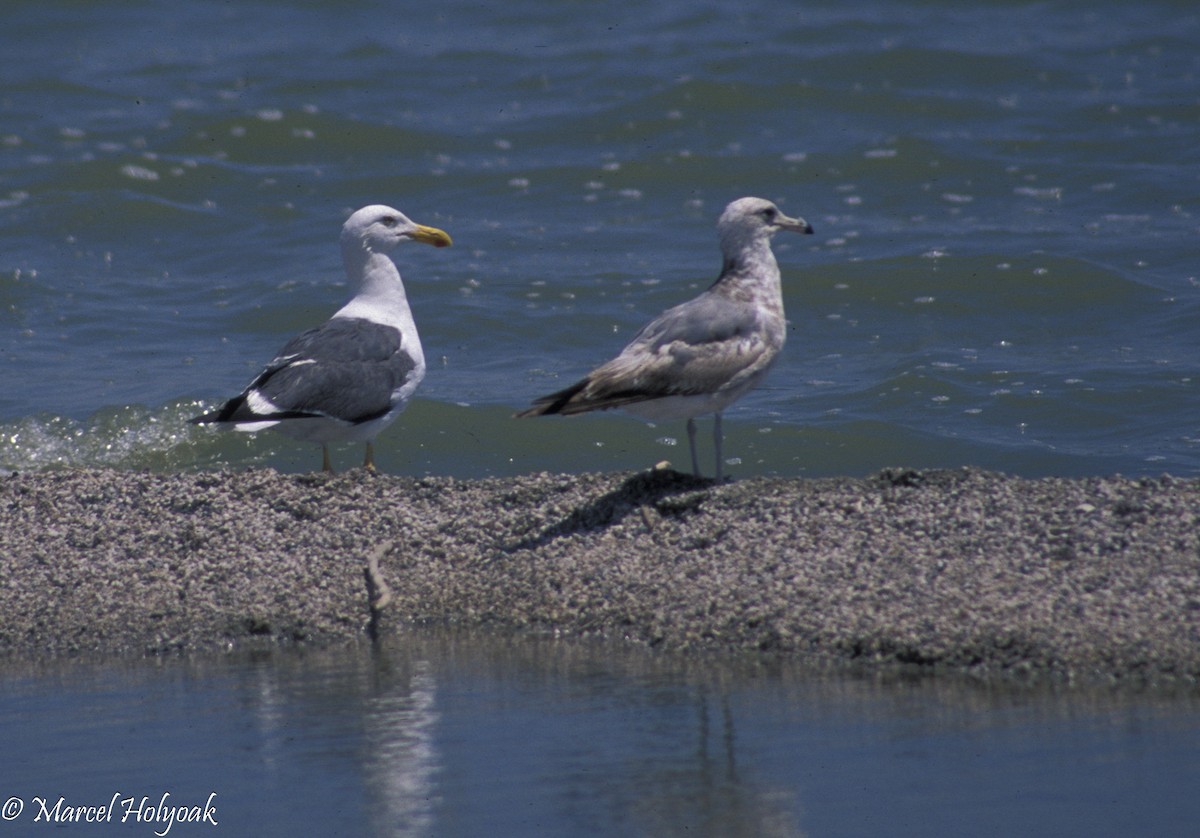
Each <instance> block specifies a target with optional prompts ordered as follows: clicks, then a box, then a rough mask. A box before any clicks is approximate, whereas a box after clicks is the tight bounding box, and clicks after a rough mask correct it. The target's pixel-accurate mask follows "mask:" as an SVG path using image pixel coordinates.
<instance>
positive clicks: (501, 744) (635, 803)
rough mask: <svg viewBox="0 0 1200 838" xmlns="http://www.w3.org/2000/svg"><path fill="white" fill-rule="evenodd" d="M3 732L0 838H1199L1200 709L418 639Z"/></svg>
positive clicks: (45, 710)
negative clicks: (197, 815) (186, 816)
mask: <svg viewBox="0 0 1200 838" xmlns="http://www.w3.org/2000/svg"><path fill="white" fill-rule="evenodd" d="M0 713H3V716H4V718H5V719H6V721H7V723H8V724H7V725H6V729H7V730H8V733H7V734H6V743H5V759H4V765H3V767H2V768H0V791H2V792H3V797H4V798H5V799H7V798H9V797H17V798H19V799H20V800H21V802H22V803H23V804H24V808H23V809H22V814H21V815H20V816H19V817H17V818H15V819H14V820H12V821H10V822H0V834H4V835H8V834H42V832H44V830H45V823H44V821H43V822H35V821H34V820H33V818H34V817H36V816H37V815H38V813H39V812H40V809H39V808H38V804H37V803H36V800H35V798H41V799H42V800H46V801H49V805H50V806H52V805H53V803H54V802H55V801H57V800H58V798H59V797H60V796H62V797H64V798H65V799H66V802H67V803H68V804H72V805H77V806H84V805H104V804H107V803H109V801H110V800H111V799H112V797H113V795H114V794H118V793H119V794H120V800H125V799H127V798H133V799H134V800H135V804H134V805H135V806H136V805H137V802H140V801H141V800H142V798H148V799H149V802H150V803H149V805H150V806H151V807H153V806H154V805H155V804H157V803H159V802H160V801H161V800H162V796H163V794H164V793H170V795H171V797H170V800H169V802H170V803H172V804H173V805H181V806H189V807H191V806H201V807H202V806H203V805H204V804H206V803H209V802H210V796H213V797H212V799H211V804H212V806H213V807H215V816H214V817H215V818H216V820H217V821H218V829H217V830H215V831H214V828H213V827H211V826H210V825H204V824H201V825H188V824H177V825H176V826H175V827H173V828H172V832H171V833H170V834H178V835H205V834H217V832H220V833H230V834H236V835H296V834H309V835H367V834H369V835H399V836H423V835H447V836H451V835H453V836H458V835H462V836H468V835H483V834H488V835H496V836H510V835H511V836H525V835H564V836H565V835H645V836H670V835H693V836H694V835H701V836H714V838H716V836H722V838H724V837H725V836H736V835H745V836H799V835H813V836H817V835H822V836H824V835H896V836H909V835H911V836H924V835H981V836H984V835H996V836H1007V835H1096V836H1101V835H1158V836H1175V835H1178V836H1183V835H1190V834H1194V828H1195V823H1196V819H1197V817H1198V816H1200V800H1197V798H1196V795H1195V793H1194V786H1195V754H1196V752H1197V748H1200V717H1198V716H1197V714H1196V699H1195V696H1194V695H1192V696H1190V697H1185V696H1175V697H1170V696H1167V695H1157V696H1155V695H1144V696H1141V697H1138V696H1134V695H1122V694H1120V693H1114V694H1104V693H1087V692H1082V693H1081V692H1074V693H1072V692H1062V691H1056V690H1051V689H1039V688H1031V687H1021V686H1016V685H1008V686H1003V685H993V686H990V687H988V686H984V685H980V684H976V683H970V682H960V681H956V680H955V679H948V680H947V679H934V678H917V677H907V676H902V675H899V674H890V675H885V676H881V677H872V676H868V675H865V674H860V675H857V676H856V675H847V674H837V673H828V672H827V673H821V672H818V671H813V670H809V669H805V668H803V667H794V666H791V665H783V664H755V663H753V662H744V661H743V662H738V661H729V660H719V661H715V662H714V661H711V660H710V661H707V662H705V663H703V664H702V665H701V664H698V663H697V662H695V661H692V662H689V661H683V660H679V659H674V658H664V657H660V656H656V655H654V654H651V653H647V652H645V651H626V652H614V651H613V650H612V648H611V647H603V646H601V647H589V646H587V645H576V644H570V643H562V642H556V641H552V640H538V641H531V640H529V639H528V638H525V639H518V640H514V641H505V640H497V639H486V638H479V637H474V638H465V637H455V636H453V635H450V636H445V635H437V634H433V635H430V634H425V633H418V634H416V635H415V636H411V637H409V638H406V639H405V640H404V641H403V642H402V643H400V644H397V645H396V646H395V647H394V648H392V649H391V650H389V651H386V652H383V653H379V654H371V653H369V652H368V651H367V650H365V649H363V650H358V651H354V650H350V651H349V652H347V651H345V650H338V651H334V652H324V653H313V652H307V653H275V654H273V655H268V656H257V657H254V656H246V655H235V656H232V657H230V658H225V659H219V660H213V659H199V660H192V661H178V660H176V661H160V662H145V663H128V664H125V665H118V666H116V667H115V668H114V667H113V666H112V665H109V666H105V667H100V666H96V665H92V664H86V663H77V664H75V665H73V666H69V667H62V666H58V667H42V668H40V669H35V670H30V671H25V672H22V673H21V674H20V675H19V676H17V677H14V678H10V679H8V680H7V681H6V682H3V683H0ZM123 814H124V807H123V805H119V806H118V808H117V810H116V815H115V816H114V819H113V823H106V824H105V825H103V826H101V827H95V828H93V831H94V832H96V833H97V834H101V833H104V834H107V833H109V832H113V831H117V829H118V825H119V821H120V819H121V817H122V815H123ZM162 826H163V824H162V823H161V822H159V823H156V824H155V828H157V829H161V828H162ZM39 828H40V830H41V831H39ZM120 831H121V834H127V833H132V834H143V835H148V834H151V830H150V829H149V828H148V827H147V825H146V824H138V823H135V822H134V821H132V820H131V821H130V822H129V824H128V825H127V826H126V827H125V828H124V829H122V830H120Z"/></svg>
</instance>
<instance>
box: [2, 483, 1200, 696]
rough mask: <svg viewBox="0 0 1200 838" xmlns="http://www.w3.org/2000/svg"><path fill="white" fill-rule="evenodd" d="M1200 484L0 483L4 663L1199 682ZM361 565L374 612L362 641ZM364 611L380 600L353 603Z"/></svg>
mask: <svg viewBox="0 0 1200 838" xmlns="http://www.w3.org/2000/svg"><path fill="white" fill-rule="evenodd" d="M1198 518H1200V483H1197V482H1195V481H1183V480H1175V479H1171V478H1169V477H1164V478H1161V479H1154V480H1127V479H1122V478H1094V479H1072V480H1065V479H1062V480H1060V479H1046V480H1027V479H1019V478H1012V477H1007V476H1004V475H999V474H993V473H985V472H979V471H974V470H968V469H964V470H960V471H934V472H914V471H905V470H889V471H885V472H882V473H880V474H878V475H874V476H871V477H867V478H862V479H820V480H803V479H746V480H740V481H737V482H735V483H727V484H724V485H720V486H718V485H714V484H712V483H710V482H708V481H700V480H695V479H693V478H691V477H689V476H685V475H681V474H678V473H676V472H673V471H657V472H638V473H621V474H585V475H565V474H533V475H528V476H524V477H518V478H504V479H495V480H455V479H452V478H424V479H413V478H406V477H396V476H389V475H377V474H369V473H365V472H362V471H361V470H359V471H353V472H348V473H346V474H341V475H336V476H327V475H322V474H315V475H287V474H278V473H276V472H274V471H269V470H253V471H243V472H231V471H225V472H201V473H185V474H178V473H172V474H157V473H133V472H120V471H104V470H95V471H69V472H68V471H48V472H39V473H26V474H14V475H11V476H8V477H4V478H0V573H2V574H3V584H2V586H0V655H4V656H20V657H26V656H53V655H63V654H80V653H91V652H100V653H123V654H139V655H140V654H155V653H164V652H174V651H185V652H191V651H204V650H213V649H226V648H244V647H246V646H251V645H254V644H268V645H269V644H275V643H292V642H307V643H325V642H332V641H338V640H344V639H347V638H365V637H366V636H367V634H368V631H369V630H370V629H371V628H372V627H373V628H374V629H375V630H376V631H377V632H378V633H379V634H381V635H385V636H386V635H391V634H395V633H397V632H403V631H405V630H406V627H407V626H410V625H412V624H414V623H425V622H432V623H435V624H443V623H449V624H451V625H458V626H467V627H493V628H496V629H499V630H505V631H511V630H518V631H520V630H534V631H539V632H546V631H549V632H555V633H559V634H561V635H563V636H568V637H578V636H605V637H610V638H614V639H621V640H625V641H628V642H635V643H641V644H647V645H649V646H652V647H656V648H664V649H677V650H724V651H735V652H748V653H755V654H762V653H769V654H774V655H788V656H797V657H799V656H810V657H812V656H815V657H816V658H818V659H823V660H855V661H860V662H869V663H884V664H887V663H909V664H917V665H923V666H928V667H936V668H941V669H956V670H962V669H965V670H968V671H970V672H974V673H979V674H983V675H988V674H993V673H1003V674H1016V675H1021V676H1039V675H1048V676H1052V677H1055V678H1064V679H1085V680H1089V681H1093V680H1100V681H1108V680H1119V681H1127V682H1138V683H1140V682H1144V681H1160V680H1181V679H1182V680H1184V681H1194V680H1196V679H1197V678H1200V526H1197V524H1198V523H1200V522H1198ZM371 557H374V558H375V559H376V560H377V564H378V570H379V573H378V577H379V579H380V581H381V582H382V584H384V585H385V586H386V587H387V588H388V589H390V603H389V604H388V605H387V607H386V608H384V609H383V610H382V611H380V612H379V614H378V617H379V619H378V621H377V622H375V623H374V625H373V626H372V610H371V608H369V607H368V589H369V586H368V583H367V579H366V574H365V573H364V570H365V568H366V566H367V564H368V560H369V559H370V558H371ZM373 593H374V594H376V595H378V591H373Z"/></svg>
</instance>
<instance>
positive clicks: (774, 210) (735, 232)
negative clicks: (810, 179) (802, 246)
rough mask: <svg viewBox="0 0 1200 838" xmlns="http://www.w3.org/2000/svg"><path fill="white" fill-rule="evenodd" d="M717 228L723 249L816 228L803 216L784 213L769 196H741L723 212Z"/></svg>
mask: <svg viewBox="0 0 1200 838" xmlns="http://www.w3.org/2000/svg"><path fill="white" fill-rule="evenodd" d="M717 230H718V232H719V233H720V235H721V245H722V247H723V248H726V249H727V250H728V249H730V248H732V249H733V250H740V249H741V248H742V247H744V246H745V245H747V244H749V243H750V242H754V241H758V240H764V241H769V240H770V238H771V236H773V235H775V234H776V233H777V232H779V231H780V230H791V231H793V232H796V233H811V232H812V231H813V228H812V225H811V224H809V223H808V222H807V221H805V220H804V219H803V218H791V217H790V216H787V215H784V214H783V212H782V211H780V209H779V207H777V206H775V204H773V203H772V202H770V201H768V200H766V199H765V198H738V199H737V200H736V201H734V202H733V203H731V204H730V205H729V206H727V207H725V211H724V212H723V213H721V217H720V218H719V219H718V220H717Z"/></svg>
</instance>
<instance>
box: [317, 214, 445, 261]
mask: <svg viewBox="0 0 1200 838" xmlns="http://www.w3.org/2000/svg"><path fill="white" fill-rule="evenodd" d="M407 240H412V241H418V242H424V243H425V244H431V245H433V246H434V247H446V246H448V245H449V244H450V243H451V241H450V236H449V235H448V234H447V233H446V232H445V231H443V230H439V229H438V228H436V227H426V226H425V225H423V224H417V223H416V222H414V221H411V220H410V219H409V218H408V216H406V215H405V214H404V213H402V212H400V210H397V209H392V208H391V207H385V206H383V205H382V204H372V205H371V206H369V207H363V208H362V209H360V210H358V211H357V212H355V213H354V214H353V215H351V216H350V217H349V218H347V219H346V223H345V224H343V225H342V239H341V241H342V250H344V251H347V252H354V251H359V250H363V251H366V252H367V253H387V252H388V251H390V250H391V249H392V248H393V247H395V246H396V245H398V244H399V243H400V242H402V241H407Z"/></svg>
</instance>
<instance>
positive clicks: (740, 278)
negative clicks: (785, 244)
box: [713, 235, 783, 316]
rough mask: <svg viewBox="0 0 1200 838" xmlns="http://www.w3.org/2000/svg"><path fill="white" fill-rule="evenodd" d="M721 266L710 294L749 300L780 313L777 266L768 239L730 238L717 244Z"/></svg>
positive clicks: (781, 309) (781, 301)
mask: <svg viewBox="0 0 1200 838" xmlns="http://www.w3.org/2000/svg"><path fill="white" fill-rule="evenodd" d="M721 252H722V255H723V257H724V262H723V264H722V265H721V276H720V278H719V279H718V280H717V282H716V284H715V285H714V286H713V290H714V291H717V292H718V293H721V294H723V295H725V296H727V297H730V298H732V299H739V300H752V301H755V302H757V303H760V304H761V305H765V306H768V307H770V308H773V309H778V311H779V313H780V315H781V316H782V313H783V290H782V288H781V287H780V282H779V263H778V262H776V261H775V254H774V253H772V252H771V239H770V237H769V236H765V235H764V236H754V237H753V238H742V237H737V238H735V237H730V238H728V239H724V240H722V242H721Z"/></svg>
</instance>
